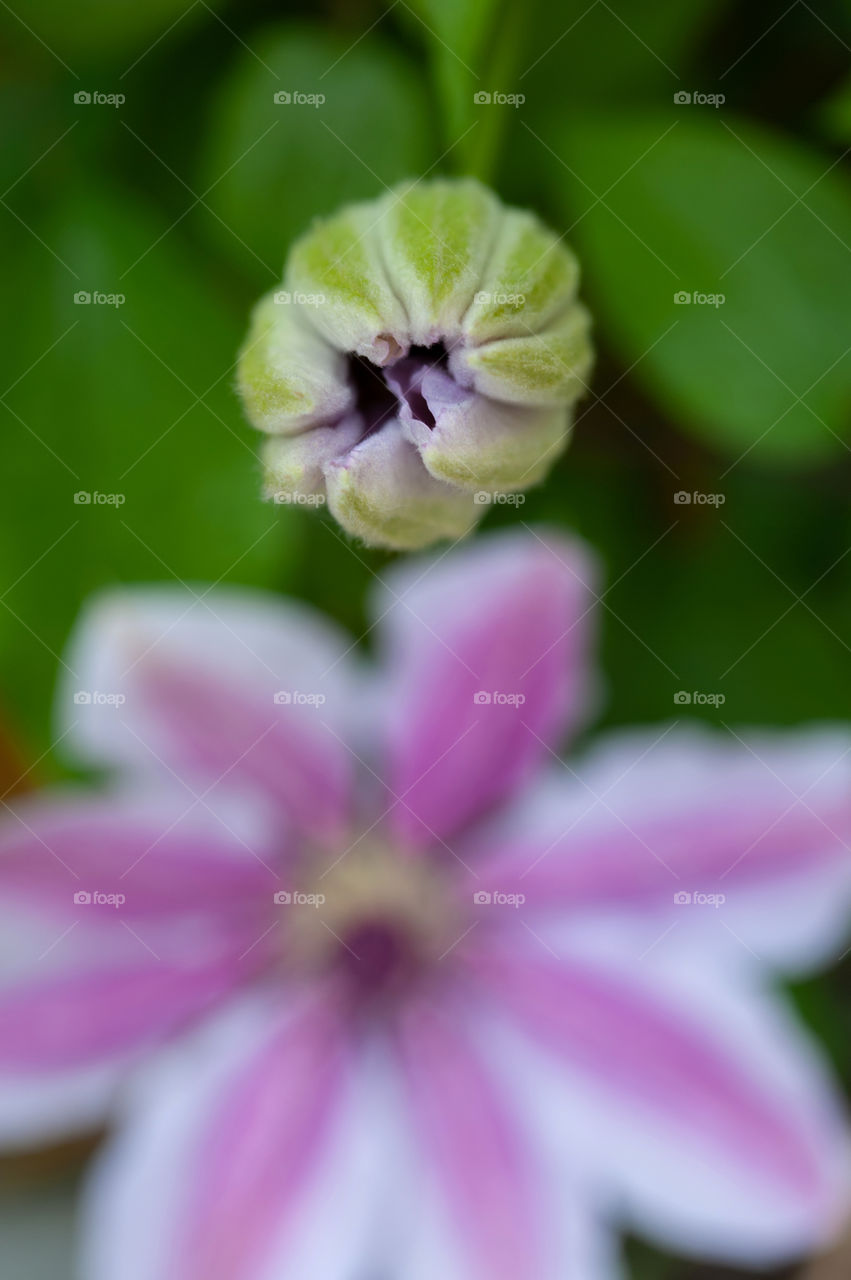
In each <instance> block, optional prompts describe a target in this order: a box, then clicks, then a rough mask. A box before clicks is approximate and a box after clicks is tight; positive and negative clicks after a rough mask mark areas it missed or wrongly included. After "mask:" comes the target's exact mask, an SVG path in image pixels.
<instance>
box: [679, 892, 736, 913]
mask: <svg viewBox="0 0 851 1280" xmlns="http://www.w3.org/2000/svg"><path fill="white" fill-rule="evenodd" d="M726 901H727V895H726V893H687V892H686V891H685V890H684V889H680V890H679V891H678V892H677V893H675V894H674V906H675V907H714V908H715V910H716V911H717V910H718V908H719V907H723V905H724V903H725V902H726Z"/></svg>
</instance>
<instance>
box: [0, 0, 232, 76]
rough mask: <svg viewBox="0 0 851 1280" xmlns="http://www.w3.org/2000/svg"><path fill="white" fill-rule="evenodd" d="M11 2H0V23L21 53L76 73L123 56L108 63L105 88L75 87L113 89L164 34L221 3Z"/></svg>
mask: <svg viewBox="0 0 851 1280" xmlns="http://www.w3.org/2000/svg"><path fill="white" fill-rule="evenodd" d="M13 7H14V10H15V12H14V13H13V10H12V8H11V7H9V6H8V5H0V27H2V29H3V32H4V35H5V36H6V38H7V40H8V41H9V43H10V44H11V45H12V46H13V47H14V48H15V49H16V50H19V56H20V57H21V58H26V59H30V58H33V59H35V60H38V61H40V62H43V63H45V64H46V65H49V66H52V67H54V68H58V69H59V70H60V72H61V68H62V66H63V65H64V66H65V68H66V70H70V71H71V72H73V73H75V74H80V73H81V72H82V71H83V70H84V69H85V68H86V67H88V66H89V65H90V64H92V63H96V62H98V61H103V60H104V59H105V58H111V59H115V58H122V59H125V62H123V63H122V65H119V66H117V67H116V66H115V65H113V66H112V67H111V71H112V80H111V81H110V84H109V87H108V88H107V86H106V85H103V84H101V85H84V84H78V85H75V86H74V87H75V88H90V89H91V88H96V89H101V90H102V91H103V92H109V93H117V92H120V91H121V89H122V86H121V76H122V73H124V72H126V71H127V70H128V69H129V68H131V67H132V65H133V63H134V62H135V61H136V59H138V58H141V57H143V56H144V55H145V54H146V53H147V52H148V51H149V50H150V49H151V48H152V47H153V46H154V45H155V44H159V42H160V40H161V39H162V37H163V36H164V35H165V34H167V33H168V34H172V35H173V33H174V32H179V33H180V34H181V35H186V34H187V33H189V32H190V31H191V29H192V27H195V26H198V25H199V24H200V23H201V22H204V21H209V20H210V17H211V10H212V9H215V8H219V7H220V5H219V3H218V0H209V4H208V3H207V0H205V2H204V4H203V5H202V4H186V2H185V0H146V3H145V4H129V3H116V0H84V2H83V3H81V4H75V5H73V6H70V5H67V4H65V3H63V0H28V2H27V4H26V5H21V4H16V5H15V6H13ZM18 14H20V15H21V16H20V17H18ZM24 18H25V19H26V21H24ZM125 92H126V88H125Z"/></svg>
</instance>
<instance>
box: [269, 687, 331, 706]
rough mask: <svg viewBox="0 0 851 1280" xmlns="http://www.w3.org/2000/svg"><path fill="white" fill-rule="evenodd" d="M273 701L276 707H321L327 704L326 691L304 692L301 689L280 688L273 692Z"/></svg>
mask: <svg viewBox="0 0 851 1280" xmlns="http://www.w3.org/2000/svg"><path fill="white" fill-rule="evenodd" d="M272 701H273V702H274V704H275V706H276V707H321V706H324V704H325V694H324V693H302V692H301V691H300V690H299V689H279V690H278V692H277V693H276V694H273V696H272Z"/></svg>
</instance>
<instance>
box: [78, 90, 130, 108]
mask: <svg viewBox="0 0 851 1280" xmlns="http://www.w3.org/2000/svg"><path fill="white" fill-rule="evenodd" d="M126 101H127V99H126V97H125V96H124V94H123V93H101V91H100V89H92V90H89V89H78V90H77V92H76V93H75V94H74V102H75V103H76V104H77V106H78V107H114V108H118V107H123V106H124V103H125V102H126Z"/></svg>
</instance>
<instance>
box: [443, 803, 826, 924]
mask: <svg viewBox="0 0 851 1280" xmlns="http://www.w3.org/2000/svg"><path fill="white" fill-rule="evenodd" d="M849 851H851V803H849V802H848V801H842V800H838V799H837V798H836V797H831V799H830V802H829V803H824V802H821V801H818V800H815V799H813V800H812V801H809V800H808V801H804V802H801V801H796V800H795V798H794V797H793V796H792V795H789V794H788V793H785V794H783V793H780V794H777V795H776V796H775V798H774V801H773V803H771V804H766V803H765V802H764V801H763V800H762V799H761V798H760V797H755V798H754V801H753V803H752V804H747V803H743V802H742V801H741V800H740V799H738V798H737V799H736V800H735V801H734V802H732V803H730V804H729V805H727V806H725V801H724V796H723V794H719V795H718V796H717V797H716V798H715V800H714V801H713V803H712V806H711V807H710V806H709V805H707V804H706V802H705V801H704V802H702V803H700V804H696V805H695V807H694V808H693V809H691V810H688V811H686V812H684V813H681V814H677V815H671V816H667V815H665V814H660V815H654V816H652V817H649V818H648V817H646V816H645V817H636V818H634V819H630V818H627V819H626V823H625V824H623V823H621V822H618V821H617V819H616V818H615V817H612V818H611V820H610V821H608V823H607V825H606V827H605V829H602V830H601V829H598V830H594V831H590V832H589V831H587V830H583V829H582V824H578V825H577V826H575V827H574V828H573V829H568V830H567V831H566V832H564V833H563V834H561V837H560V838H555V839H549V838H547V836H546V834H543V833H542V834H541V835H540V836H538V837H537V838H533V837H530V836H522V837H520V838H519V839H518V840H517V841H516V842H511V841H509V842H508V843H507V844H506V846H505V847H504V848H502V849H500V848H498V847H497V848H495V847H494V842H493V841H491V842H490V843H489V845H488V847H487V848H482V849H481V855H482V861H481V862H480V863H479V865H480V866H482V865H483V866H484V867H485V868H486V871H487V875H488V877H489V878H490V879H492V880H493V882H494V884H498V885H499V887H500V890H502V891H504V892H522V893H524V894H525V896H526V909H527V910H531V911H536V910H541V911H547V910H559V911H563V910H565V909H566V910H577V911H581V910H583V909H584V908H586V907H588V906H608V905H618V906H621V905H623V906H627V907H633V906H649V907H651V908H660V907H662V908H665V907H668V906H670V905H671V903H672V902H673V899H674V894H675V893H676V892H677V891H678V890H681V889H684V890H686V891H689V892H691V891H695V890H697V891H699V892H701V893H714V892H718V893H721V892H723V893H725V894H727V895H729V894H730V893H731V892H732V891H734V890H737V889H749V888H759V887H760V885H771V884H772V883H776V882H777V881H778V880H779V879H780V878H781V877H784V876H789V875H795V874H806V873H807V872H814V873H815V872H818V871H819V870H820V869H821V868H823V867H825V866H826V865H829V864H830V863H835V862H837V860H845V861H846V862H847V861H848V859H849V857H851V852H849ZM468 856H470V855H468ZM472 856H475V852H474V851H473V852H472Z"/></svg>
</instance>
